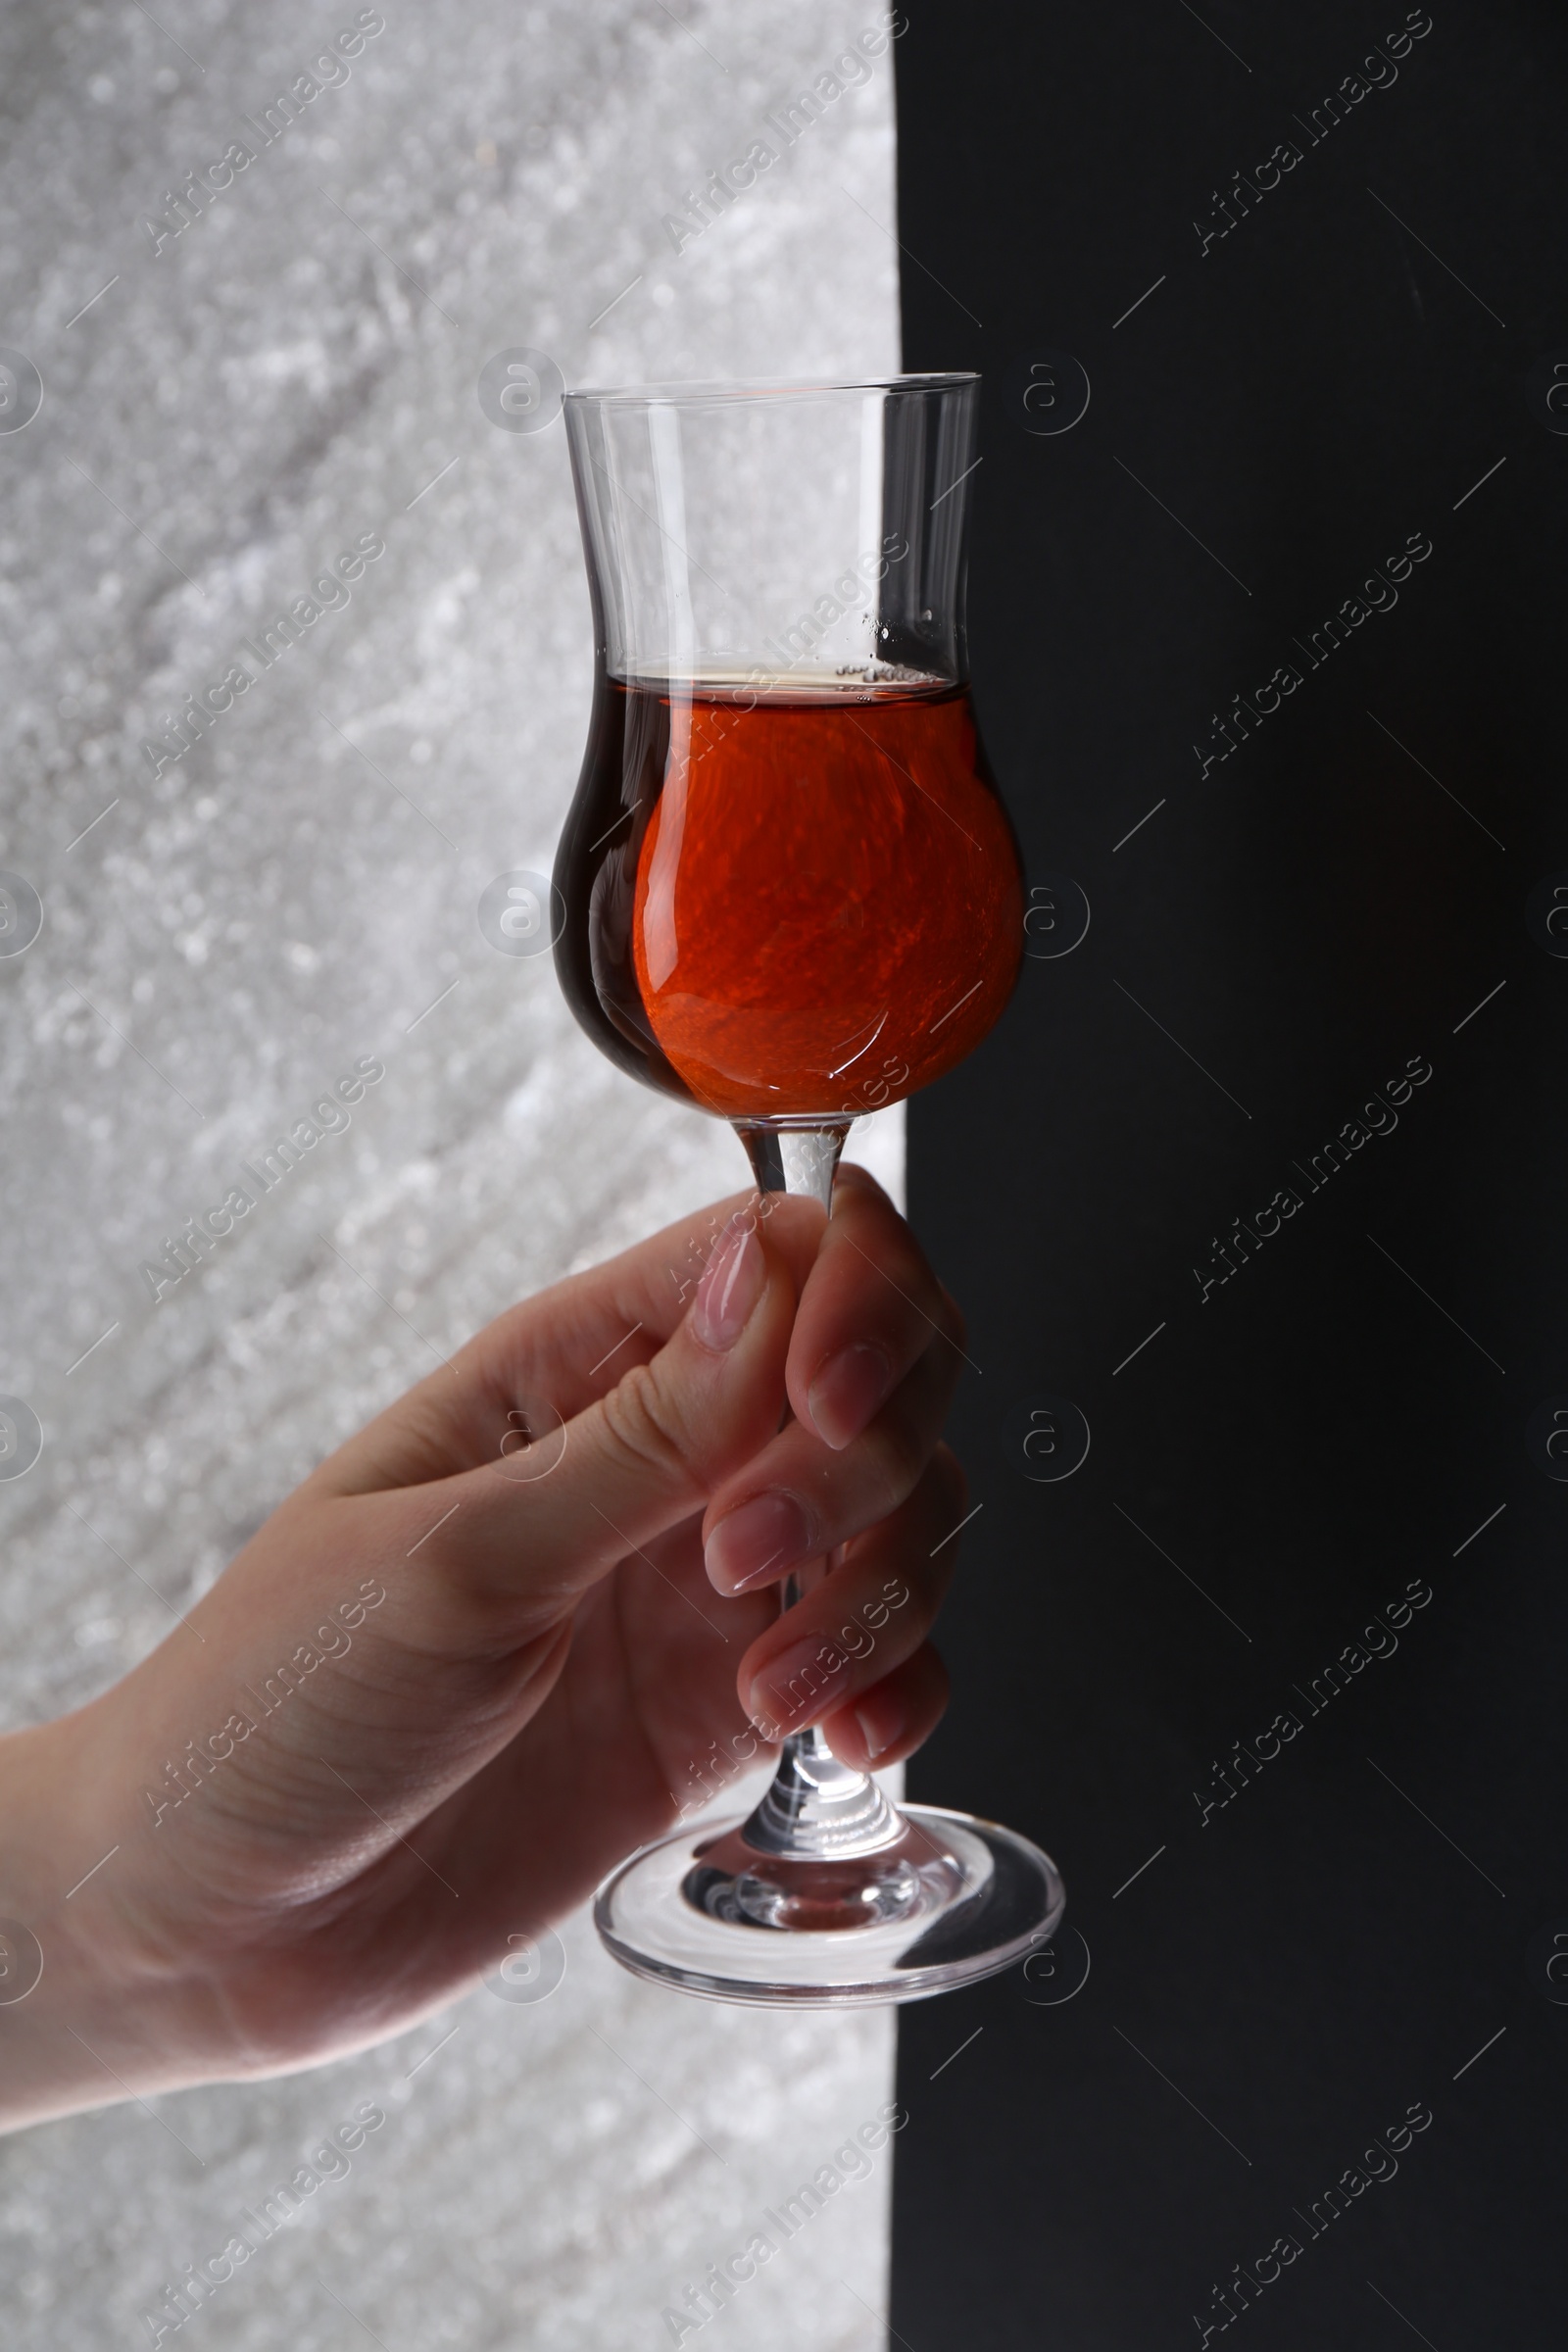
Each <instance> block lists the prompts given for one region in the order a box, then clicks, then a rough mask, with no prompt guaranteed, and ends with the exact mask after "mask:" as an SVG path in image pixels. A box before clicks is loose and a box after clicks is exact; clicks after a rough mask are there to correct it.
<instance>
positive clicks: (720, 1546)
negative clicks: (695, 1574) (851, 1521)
mask: <svg viewBox="0 0 1568 2352" xmlns="http://www.w3.org/2000/svg"><path fill="white" fill-rule="evenodd" d="M810 1555H811V1530H810V1525H809V1521H808V1519H807V1516H806V1513H805V1511H804V1510H803V1509H802V1508H801V1506H800V1504H799V1503H798V1502H797V1501H796V1499H795V1497H794V1495H757V1496H756V1497H755V1498H754V1499H753V1500H752V1501H751V1502H743V1503H742V1504H741V1506H740V1508H739V1510H736V1511H731V1512H730V1514H729V1516H728V1517H727V1518H725V1519H721V1520H720V1521H719V1523H718V1525H717V1526H716V1527H715V1528H714V1530H713V1532H712V1534H711V1536H710V1537H709V1539H708V1542H707V1543H706V1544H704V1546H703V1561H704V1564H705V1566H706V1567H707V1570H708V1573H709V1576H710V1578H711V1581H712V1583H713V1584H714V1585H715V1586H716V1587H717V1588H718V1590H719V1592H720V1593H744V1592H745V1590H746V1588H747V1587H748V1586H749V1585H755V1584H758V1583H760V1581H761V1579H762V1578H763V1577H764V1576H770V1575H771V1576H782V1575H783V1573H784V1571H785V1570H786V1569H787V1568H791V1567H793V1566H794V1565H795V1563H796V1561H797V1560H805V1559H809V1557H810Z"/></svg>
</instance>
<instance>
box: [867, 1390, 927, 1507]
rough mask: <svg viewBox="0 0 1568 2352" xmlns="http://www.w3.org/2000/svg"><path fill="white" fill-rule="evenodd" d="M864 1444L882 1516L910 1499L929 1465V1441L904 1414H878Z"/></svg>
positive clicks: (870, 1477)
mask: <svg viewBox="0 0 1568 2352" xmlns="http://www.w3.org/2000/svg"><path fill="white" fill-rule="evenodd" d="M861 1443H862V1444H863V1445H864V1446H865V1449H866V1454H865V1458H866V1468H867V1472H868V1474H869V1479H870V1481H871V1483H873V1484H874V1485H875V1486H876V1488H877V1489H878V1491H879V1492H880V1493H881V1495H882V1496H883V1498H884V1500H883V1508H882V1515H883V1516H884V1517H885V1516H886V1515H887V1513H888V1512H889V1511H892V1510H896V1509H897V1508H898V1507H899V1505H900V1504H901V1503H903V1502H905V1501H907V1498H908V1496H909V1495H910V1494H911V1493H912V1492H913V1490H914V1488H915V1487H916V1486H917V1485H918V1483H919V1480H920V1475H921V1473H922V1471H923V1470H924V1468H925V1464H926V1450H927V1448H926V1441H925V1439H924V1438H923V1437H922V1435H921V1433H920V1431H919V1430H918V1429H917V1428H916V1427H915V1425H914V1423H913V1422H912V1421H911V1420H909V1419H908V1418H907V1415H905V1414H903V1413H879V1414H878V1416H877V1418H876V1420H875V1421H873V1422H872V1424H871V1426H870V1428H869V1429H868V1430H867V1431H866V1433H865V1436H864V1438H863V1440H862V1441H861Z"/></svg>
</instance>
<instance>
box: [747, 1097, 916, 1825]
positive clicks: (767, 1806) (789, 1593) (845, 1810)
mask: <svg viewBox="0 0 1568 2352" xmlns="http://www.w3.org/2000/svg"><path fill="white" fill-rule="evenodd" d="M853 1124H854V1122H853V1120H850V1119H841V1120H834V1121H833V1122H831V1123H830V1124H826V1125H823V1126H821V1127H773V1126H769V1125H768V1124H767V1123H766V1122H764V1121H757V1122H750V1121H745V1120H740V1119H737V1120H736V1122H735V1127H736V1132H737V1134H738V1135H739V1136H740V1139H741V1142H742V1143H743V1144H744V1145H745V1146H746V1150H747V1154H748V1156H749V1157H750V1159H751V1163H752V1172H753V1174H754V1175H755V1176H756V1178H757V1189H758V1191H759V1192H760V1193H795V1194H801V1195H804V1196H806V1197H807V1198H808V1199H809V1200H812V1201H820V1202H821V1204H822V1206H823V1208H824V1209H826V1211H827V1213H828V1214H829V1216H831V1215H832V1213H833V1177H834V1173H835V1171H836V1169H837V1167H838V1164H839V1154H840V1152H842V1151H843V1149H844V1142H845V1138H846V1137H847V1136H848V1134H849V1132H850V1128H851V1126H852V1125H853ZM787 1409H788V1408H786V1412H787ZM821 1573H823V1574H825V1573H826V1568H825V1565H824V1567H823V1569H822V1570H821ZM818 1582H819V1575H818V1573H816V1572H814V1570H808V1571H807V1572H806V1574H805V1576H804V1577H802V1576H800V1575H793V1576H790V1577H789V1578H788V1579H787V1580H786V1582H785V1586H784V1598H783V1606H784V1607H785V1608H786V1609H792V1608H794V1606H795V1604H796V1603H797V1601H799V1600H800V1599H801V1597H802V1594H803V1593H804V1592H805V1591H807V1590H808V1589H809V1588H814V1586H815V1585H816V1584H817V1583H818ZM903 1830H904V1824H903V1822H902V1821H901V1819H900V1817H899V1814H898V1812H897V1810H896V1808H895V1807H894V1806H893V1805H891V1804H889V1802H888V1800H887V1798H886V1797H885V1796H884V1795H883V1793H882V1791H881V1789H879V1788H878V1787H877V1784H876V1782H875V1781H874V1780H872V1779H871V1777H870V1775H869V1774H868V1773H863V1772H857V1771H856V1770H855V1768H854V1767H853V1766H852V1765H849V1764H841V1763H840V1761H839V1759H838V1757H837V1756H835V1755H834V1753H833V1751H832V1749H831V1748H830V1747H829V1746H828V1743H827V1741H826V1740H824V1739H823V1737H822V1734H821V1732H820V1731H819V1730H818V1729H817V1727H816V1725H815V1724H812V1725H811V1726H810V1728H809V1730H807V1731H804V1732H791V1733H790V1735H789V1736H788V1738H787V1739H786V1740H785V1741H784V1743H783V1746H782V1747H781V1748H780V1750H779V1759H778V1769H777V1771H776V1772H775V1773H774V1775H773V1779H772V1781H771V1783H770V1785H769V1787H768V1789H767V1793H766V1794H765V1796H764V1797H763V1798H762V1801H761V1803H760V1805H759V1806H758V1808H757V1810H756V1812H755V1813H753V1815H752V1817H751V1819H750V1820H749V1821H748V1822H747V1823H746V1825H745V1827H744V1828H743V1830H742V1832H741V1835H742V1837H743V1838H745V1840H746V1842H747V1844H748V1845H751V1846H755V1847H756V1848H757V1849H758V1851H759V1852H760V1853H764V1854H788V1855H794V1856H797V1857H799V1858H800V1859H801V1860H803V1861H806V1860H811V1861H829V1860H836V1859H838V1858H840V1857H842V1858H845V1859H848V1858H850V1857H853V1856H854V1855H857V1854H870V1853H875V1852H876V1851H877V1850H878V1849H879V1848H880V1847H882V1846H885V1845H891V1844H892V1843H893V1842H894V1840H895V1839H896V1838H899V1837H901V1836H902V1835H903Z"/></svg>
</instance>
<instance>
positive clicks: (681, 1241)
mask: <svg viewBox="0 0 1568 2352" xmlns="http://www.w3.org/2000/svg"><path fill="white" fill-rule="evenodd" d="M748 1208H750V1210H751V1212H752V1213H753V1214H756V1213H757V1211H758V1208H759V1202H758V1197H757V1195H756V1193H750V1194H747V1193H739V1194H735V1195H732V1196H731V1198H730V1199H728V1200H725V1201H716V1202H714V1203H713V1204H712V1205H711V1207H707V1208H701V1209H697V1210H694V1211H693V1212H692V1214H691V1215H690V1216H687V1217H682V1218H680V1219H678V1220H677V1222H676V1223H674V1224H673V1225H667V1226H665V1228H664V1229H663V1231H662V1233H656V1234H652V1235H651V1236H650V1237H649V1239H648V1240H647V1241H645V1242H639V1243H637V1244H636V1245H635V1246H634V1247H633V1248H632V1249H630V1250H621V1251H620V1252H618V1254H617V1255H615V1256H614V1257H611V1258H607V1259H605V1261H604V1262H603V1263H602V1264H600V1265H598V1266H593V1267H590V1268H588V1269H587V1270H586V1271H585V1272H583V1273H580V1274H571V1275H567V1276H566V1277H565V1278H564V1280H563V1281H561V1282H558V1283H555V1284H553V1285H552V1286H551V1287H550V1289H549V1290H545V1291H540V1292H537V1293H536V1294H535V1295H534V1297H533V1298H531V1299H521V1300H519V1301H518V1302H517V1304H516V1305H515V1306H512V1307H508V1308H507V1309H506V1310H505V1312H504V1313H502V1314H500V1315H498V1316H497V1317H496V1318H495V1320H494V1322H492V1323H488V1324H486V1325H485V1327H484V1329H483V1330H482V1331H479V1332H476V1333H475V1335H474V1337H473V1338H472V1339H471V1340H469V1341H467V1342H466V1344H465V1345H464V1346H463V1347H462V1348H458V1349H457V1351H456V1353H455V1354H454V1355H453V1356H452V1357H451V1359H450V1361H449V1362H448V1363H447V1364H446V1367H445V1369H444V1370H442V1371H439V1372H432V1373H430V1374H429V1375H428V1377H427V1378H426V1379H424V1380H421V1381H420V1382H418V1383H417V1386H415V1387H414V1388H412V1389H410V1390H409V1391H408V1392H407V1393H406V1395H404V1396H403V1397H399V1398H398V1400H397V1402H396V1403H395V1404H392V1405H390V1406H388V1408H387V1409H386V1411H385V1412H383V1413H381V1414H379V1415H378V1416H377V1418H376V1419H375V1420H374V1421H372V1422H370V1423H369V1425H368V1427H367V1428H366V1429H363V1430H361V1431H360V1432H359V1434H358V1436H356V1437H354V1438H351V1439H350V1440H349V1441H348V1443H347V1445H345V1446H340V1447H339V1449H338V1451H337V1452H336V1453H335V1454H333V1455H332V1457H331V1459H330V1461H329V1462H328V1463H324V1464H323V1465H322V1466H321V1468H320V1469H319V1471H318V1472H317V1473H316V1475H317V1477H319V1478H321V1479H322V1480H323V1483H325V1484H329V1485H331V1486H332V1487H333V1488H334V1489H335V1490H337V1491H339V1492H345V1493H347V1492H360V1493H363V1492H368V1491H371V1490H374V1489H378V1488H385V1487H395V1486H421V1485H425V1484H427V1483H428V1482H430V1481H431V1480H433V1479H438V1478H447V1477H450V1476H452V1475H453V1474H454V1473H456V1472H459V1471H464V1470H472V1469H477V1468H478V1467H480V1465H481V1464H484V1463H490V1462H494V1461H495V1460H496V1458H497V1455H498V1453H500V1454H503V1455H504V1454H507V1453H512V1452H515V1451H516V1450H517V1449H518V1448H519V1447H521V1446H527V1445H529V1444H531V1443H533V1442H534V1441H536V1440H538V1439H540V1438H543V1437H546V1436H549V1435H551V1434H552V1433H553V1432H554V1431H555V1430H556V1429H557V1428H558V1427H559V1426H560V1425H561V1424H563V1423H564V1422H567V1421H572V1420H575V1419H576V1417H577V1416H578V1414H579V1413H582V1412H585V1411H586V1410H587V1409H588V1407H589V1406H590V1405H592V1404H594V1403H596V1402H597V1401H598V1400H599V1398H600V1397H604V1396H606V1395H608V1393H609V1392H610V1391H611V1390H612V1389H613V1388H614V1387H615V1385H616V1383H617V1382H618V1381H621V1380H623V1379H624V1378H625V1377H626V1375H627V1373H628V1372H630V1371H632V1370H633V1368H634V1367H636V1366H638V1365H647V1364H649V1363H651V1362H652V1361H653V1359H654V1357H655V1356H656V1355H657V1354H658V1353H659V1351H660V1349H661V1348H662V1347H664V1346H666V1345H667V1343H668V1342H669V1340H670V1339H671V1338H672V1337H673V1335H674V1333H675V1332H676V1331H677V1330H678V1328H679V1327H680V1325H681V1324H682V1323H683V1322H684V1320H685V1318H686V1314H687V1310H688V1308H689V1307H690V1305H691V1301H692V1298H693V1296H694V1294H695V1292H696V1289H697V1286H698V1283H699V1282H700V1281H701V1279H702V1275H703V1271H704V1268H705V1267H706V1265H707V1263H708V1260H709V1258H710V1256H711V1253H712V1250H713V1247H714V1245H715V1243H716V1242H717V1241H718V1240H719V1238H720V1237H721V1236H722V1235H723V1234H724V1233H725V1232H726V1231H728V1229H729V1226H730V1224H731V1222H732V1221H733V1220H734V1219H735V1218H737V1217H741V1216H744V1215H745V1214H746V1212H747V1210H748ZM771 1210H777V1211H782V1212H783V1213H780V1214H769V1215H768V1232H769V1235H770V1238H771V1241H772V1244H773V1246H774V1248H775V1249H777V1250H780V1251H781V1253H782V1254H783V1256H784V1258H785V1259H786V1260H787V1261H788V1263H789V1264H790V1266H791V1268H792V1270H793V1271H794V1273H795V1276H796V1279H797V1283H800V1282H804V1280H805V1278H806V1269H807V1266H808V1265H809V1261H810V1255H811V1251H812V1250H813V1248H814V1247H815V1242H816V1236H817V1233H818V1231H819V1230H820V1218H821V1211H820V1210H819V1209H818V1208H816V1207H815V1206H814V1205H813V1204H811V1203H809V1202H805V1201H801V1202H797V1201H790V1202H788V1203H786V1202H785V1201H783V1200H782V1199H777V1200H774V1199H771V1198H770V1199H769V1201H767V1203H766V1204H765V1210H764V1213H765V1212H766V1211H771Z"/></svg>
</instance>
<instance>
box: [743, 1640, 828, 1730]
mask: <svg viewBox="0 0 1568 2352" xmlns="http://www.w3.org/2000/svg"><path fill="white" fill-rule="evenodd" d="M824 1661H827V1663H824ZM849 1671H850V1668H849V1660H848V1659H847V1658H846V1657H845V1655H844V1653H843V1651H842V1650H838V1649H835V1648H834V1647H833V1644H832V1643H831V1642H827V1641H824V1639H823V1637H822V1636H821V1635H820V1634H817V1635H816V1636H815V1637H814V1638H813V1639H812V1640H811V1641H809V1642H795V1643H794V1644H793V1646H792V1647H791V1648H789V1649H786V1650H783V1651H781V1652H780V1654H779V1655H778V1656H777V1657H776V1658H774V1659H773V1660H772V1661H771V1663H770V1664H768V1665H766V1666H764V1667H763V1669H762V1671H761V1673H760V1675H759V1676H758V1678H757V1680H756V1682H755V1683H753V1685H752V1689H751V1696H750V1698H749V1699H748V1701H747V1712H748V1714H750V1715H751V1716H752V1717H753V1718H754V1719H755V1718H756V1717H757V1716H758V1715H765V1716H767V1717H768V1718H769V1719H770V1720H771V1721H772V1722H774V1723H776V1724H780V1725H782V1726H783V1728H784V1729H785V1730H786V1731H792V1732H798V1731H799V1730H800V1728H801V1726H802V1725H803V1724H804V1723H805V1722H806V1721H807V1720H808V1719H809V1717H810V1716H812V1715H815V1714H819V1713H820V1712H821V1709H822V1706H823V1703H824V1701H826V1700H830V1699H831V1698H832V1696H833V1693H834V1692H835V1691H837V1690H838V1689H839V1688H840V1687H841V1685H842V1684H843V1683H845V1682H846V1681H847V1680H848V1677H849Z"/></svg>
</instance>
